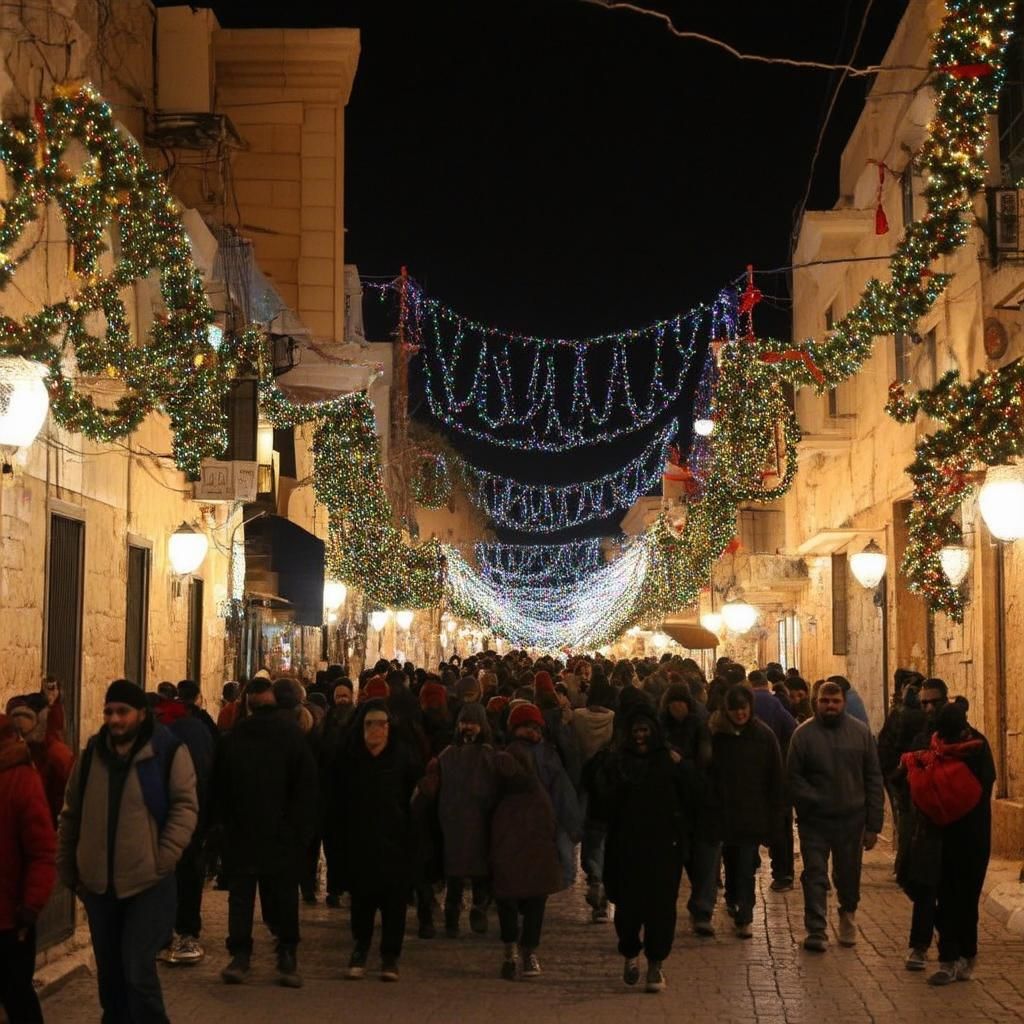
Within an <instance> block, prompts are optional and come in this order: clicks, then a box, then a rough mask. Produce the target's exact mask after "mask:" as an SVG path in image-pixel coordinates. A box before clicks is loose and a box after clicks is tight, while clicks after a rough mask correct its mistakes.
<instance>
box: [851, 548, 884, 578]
mask: <svg viewBox="0 0 1024 1024" xmlns="http://www.w3.org/2000/svg"><path fill="white" fill-rule="evenodd" d="M885 565H886V558H885V552H884V551H883V550H882V549H881V548H880V547H879V546H878V544H877V542H876V541H874V540H872V541H871V543H870V544H868V546H867V547H866V548H865V549H864V550H863V551H859V552H857V554H855V555H851V556H850V571H851V572H852V573H853V575H854V576H855V577H856V578H857V582H858V583H859V584H860V585H861V586H862V587H864V589H865V590H873V589H874V588H875V587H877V586H878V584H879V583H880V582H881V579H882V577H883V576H884V575H885Z"/></svg>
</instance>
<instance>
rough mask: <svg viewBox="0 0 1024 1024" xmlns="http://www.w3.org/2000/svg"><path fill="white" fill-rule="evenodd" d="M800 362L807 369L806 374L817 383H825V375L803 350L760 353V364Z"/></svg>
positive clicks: (793, 349) (789, 349)
mask: <svg viewBox="0 0 1024 1024" xmlns="http://www.w3.org/2000/svg"><path fill="white" fill-rule="evenodd" d="M797 361H800V362H802V363H803V364H804V366H806V367H807V372H808V373H809V374H810V375H811V376H812V377H813V378H814V379H815V380H816V381H817V382H818V383H819V384H824V383H825V374H823V373H822V372H821V370H820V369H818V364H817V363H816V362H815V361H814V359H813V358H812V357H811V353H810V352H808V351H807V349H805V348H787V349H786V350H785V351H784V352H762V353H761V362H762V363H782V362H797Z"/></svg>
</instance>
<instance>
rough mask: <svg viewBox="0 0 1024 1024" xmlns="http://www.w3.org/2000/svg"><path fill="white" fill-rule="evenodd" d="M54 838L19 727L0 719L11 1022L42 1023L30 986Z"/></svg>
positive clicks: (4, 985) (1, 990) (2, 911)
mask: <svg viewBox="0 0 1024 1024" xmlns="http://www.w3.org/2000/svg"><path fill="white" fill-rule="evenodd" d="M55 852H56V834H55V832H54V830H53V819H52V816H51V814H50V808H49V805H48V802H47V796H46V792H45V790H44V788H43V782H42V779H41V778H40V776H39V773H38V772H37V771H36V769H35V768H34V767H33V766H32V755H31V753H30V751H29V748H28V746H27V745H26V744H25V742H24V741H23V740H22V737H21V734H20V731H19V729H18V728H17V727H16V726H15V724H14V722H13V721H12V720H11V719H10V718H8V717H7V716H6V715H0V1008H2V1009H3V1011H4V1013H5V1014H6V1015H7V1020H9V1021H11V1022H12V1024H36V1022H41V1021H42V1019H43V1012H42V1009H41V1008H40V1006H39V997H38V996H37V995H36V991H35V988H34V987H33V985H32V975H33V974H34V973H35V967H36V921H37V920H38V919H39V915H40V914H41V913H42V911H43V908H44V907H45V906H46V903H47V901H48V900H49V899H50V894H51V893H52V892H53V886H54V882H55V881H56V878H57V872H56V868H55V866H54V857H55Z"/></svg>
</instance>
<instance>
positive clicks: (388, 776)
mask: <svg viewBox="0 0 1024 1024" xmlns="http://www.w3.org/2000/svg"><path fill="white" fill-rule="evenodd" d="M390 729H391V718H390V715H389V713H388V710H387V705H386V704H385V703H384V702H383V701H378V700H371V701H367V702H366V703H365V704H363V705H362V706H361V707H360V708H359V711H358V713H357V715H356V718H355V719H354V721H353V723H352V728H351V730H350V731H349V734H348V737H347V739H346V743H345V747H344V749H343V750H342V752H341V756H340V757H339V758H338V764H337V774H336V776H335V787H334V801H333V813H332V823H333V825H334V827H335V828H336V829H337V834H338V837H339V839H338V851H339V859H340V865H339V867H340V871H341V875H342V878H343V880H344V888H345V889H347V890H348V891H349V892H350V893H351V894H352V938H353V940H354V942H355V948H354V950H353V952H352V957H351V959H350V960H349V969H348V976H349V977H350V978H362V977H363V976H364V974H365V973H366V960H367V957H368V955H369V951H370V943H371V941H372V940H373V927H374V919H375V917H376V915H377V912H378V911H379V912H380V918H381V941H380V954H381V979H382V980H383V981H397V980H398V958H399V956H400V955H401V952H402V938H403V936H404V934H405V914H406V907H407V903H408V899H409V894H410V892H411V891H412V888H413V883H414V881H415V864H416V863H417V851H416V841H415V839H416V837H415V830H414V828H413V823H412V818H411V810H410V802H411V798H412V794H413V790H414V789H415V787H416V782H417V779H418V775H419V771H418V765H417V762H416V761H415V759H414V758H413V757H412V756H411V754H410V752H409V750H408V748H407V746H406V745H405V744H404V743H402V742H401V741H400V740H398V739H397V738H396V737H394V736H392V735H391V734H390Z"/></svg>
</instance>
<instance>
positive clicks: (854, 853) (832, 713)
mask: <svg viewBox="0 0 1024 1024" xmlns="http://www.w3.org/2000/svg"><path fill="white" fill-rule="evenodd" d="M786 773H787V782H788V787H789V796H790V799H791V800H792V803H793V807H794V808H795V810H796V815H797V831H798V832H799V835H800V854H801V856H802V857H803V861H804V870H803V874H802V875H801V877H800V881H801V883H802V885H803V890H804V925H805V927H806V928H807V938H806V939H804V949H808V950H812V951H813V952H817V953H824V952H825V950H826V949H828V936H827V932H826V930H827V927H828V918H827V913H828V861H829V857H831V858H832V878H833V881H834V882H835V887H836V893H837V895H838V897H839V942H840V945H843V946H852V945H854V944H855V943H856V941H857V922H856V916H855V915H856V912H857V904H858V903H859V902H860V873H861V863H862V860H863V856H864V850H870V849H872V848H873V847H874V845H875V843H876V842H877V840H878V833H879V832H880V831H881V829H882V817H883V813H884V805H883V802H882V801H883V796H882V792H883V790H882V770H881V768H880V767H879V764H878V752H877V751H876V749H875V741H874V739H873V738H872V736H871V733H870V732H869V731H868V728H867V726H866V725H864V724H863V723H862V722H859V721H857V720H856V719H855V718H853V717H852V716H850V715H848V714H847V713H846V699H845V696H844V694H843V690H842V687H841V686H839V685H838V684H837V683H831V682H829V683H825V684H823V685H822V687H821V689H820V690H819V691H818V698H817V702H816V706H815V714H814V717H813V718H810V719H808V720H807V721H806V722H804V723H803V725H801V726H800V727H799V728H798V729H797V730H796V732H795V733H793V738H792V739H791V740H790V744H789V756H788V758H787V762H786Z"/></svg>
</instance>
